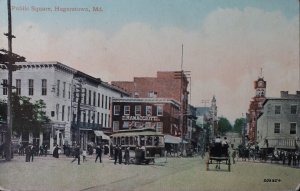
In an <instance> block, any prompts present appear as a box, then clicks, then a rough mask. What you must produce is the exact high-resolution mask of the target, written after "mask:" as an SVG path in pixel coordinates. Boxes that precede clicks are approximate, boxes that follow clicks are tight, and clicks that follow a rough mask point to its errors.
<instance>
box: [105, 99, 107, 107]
mask: <svg viewBox="0 0 300 191" xmlns="http://www.w3.org/2000/svg"><path fill="white" fill-rule="evenodd" d="M105 109H107V96H105Z"/></svg>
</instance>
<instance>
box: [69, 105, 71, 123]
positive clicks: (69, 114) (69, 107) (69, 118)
mask: <svg viewBox="0 0 300 191" xmlns="http://www.w3.org/2000/svg"><path fill="white" fill-rule="evenodd" d="M70 109H71V108H70V106H68V121H70V111H71V110H70Z"/></svg>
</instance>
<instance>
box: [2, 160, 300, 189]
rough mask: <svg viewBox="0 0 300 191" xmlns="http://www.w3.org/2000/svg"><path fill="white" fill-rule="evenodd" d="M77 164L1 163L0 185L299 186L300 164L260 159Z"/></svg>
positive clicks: (141, 187)
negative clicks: (209, 163)
mask: <svg viewBox="0 0 300 191" xmlns="http://www.w3.org/2000/svg"><path fill="white" fill-rule="evenodd" d="M87 160H88V161H87V162H85V163H82V161H81V165H77V161H75V162H74V163H71V161H72V158H66V157H64V156H63V155H61V157H60V158H59V159H55V158H52V156H48V157H35V158H34V162H30V163H28V162H27V163H26V162H24V161H25V158H24V156H15V158H14V159H13V160H12V162H4V161H1V162H0V187H2V188H4V189H7V190H22V191H23V190H46V191H48V190H86V191H94V190H95V191H96V190H106V191H114V190H126V191H129V190H135V191H156V190H170V191H171V190H172V191H177V190H178V191H182V190H188V191H198V190H204V191H206V190H207V191H209V190H211V191H213V190H233V191H234V190H258V191H260V190H276V191H277V190H278V191H279V190H295V188H296V187H297V185H298V184H299V183H300V181H299V174H300V173H299V172H300V169H299V168H291V167H288V166H282V165H278V164H269V163H259V162H241V161H239V162H237V163H236V164H234V165H232V171H231V172H228V171H226V166H221V169H220V170H215V169H214V168H211V170H210V171H206V170H205V169H206V168H205V159H202V158H201V157H193V158H177V157H174V158H167V161H165V159H160V160H159V161H157V162H156V163H155V164H151V165H124V164H122V165H120V164H117V165H114V163H113V161H112V160H109V159H108V158H107V157H104V159H103V163H99V162H97V163H95V161H94V160H95V157H94V156H88V157H87Z"/></svg>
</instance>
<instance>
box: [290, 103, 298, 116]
mask: <svg viewBox="0 0 300 191" xmlns="http://www.w3.org/2000/svg"><path fill="white" fill-rule="evenodd" d="M291 114H297V105H291Z"/></svg>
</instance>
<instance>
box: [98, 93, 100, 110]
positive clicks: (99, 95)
mask: <svg viewBox="0 0 300 191" xmlns="http://www.w3.org/2000/svg"><path fill="white" fill-rule="evenodd" d="M98 107H100V94H99V93H98Z"/></svg>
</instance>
